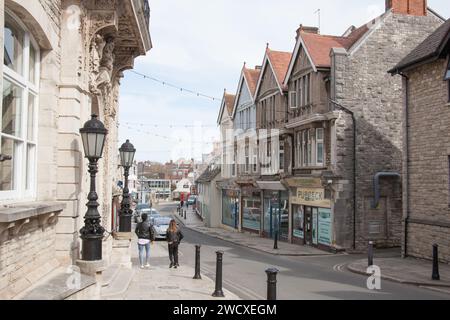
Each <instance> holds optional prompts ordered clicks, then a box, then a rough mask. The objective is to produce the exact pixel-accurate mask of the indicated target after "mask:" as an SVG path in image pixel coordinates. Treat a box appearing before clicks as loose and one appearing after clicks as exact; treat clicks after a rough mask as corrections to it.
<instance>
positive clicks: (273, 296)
mask: <svg viewBox="0 0 450 320" xmlns="http://www.w3.org/2000/svg"><path fill="white" fill-rule="evenodd" d="M278 272H279V271H278V269H275V268H270V269H267V270H266V273H267V300H269V301H275V300H277V274H278Z"/></svg>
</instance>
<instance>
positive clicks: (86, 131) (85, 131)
mask: <svg viewBox="0 0 450 320" xmlns="http://www.w3.org/2000/svg"><path fill="white" fill-rule="evenodd" d="M80 134H81V139H82V140H83V148H84V154H85V157H86V158H87V159H88V160H89V173H90V175H91V188H90V192H89V195H88V200H89V202H88V203H87V204H86V206H87V207H88V209H87V212H86V215H85V216H84V227H83V228H82V229H81V230H80V238H81V239H82V252H81V260H83V261H100V260H102V241H103V235H104V233H105V229H104V228H103V227H102V225H101V216H100V214H99V212H98V206H99V203H98V202H97V200H98V195H97V192H96V189H95V176H96V174H97V172H98V160H99V159H100V158H101V157H102V154H103V147H104V145H105V138H106V135H107V134H108V130H106V128H105V126H104V125H103V123H102V122H101V121H100V120H98V119H97V115H95V114H93V115H92V119H91V120H89V121H88V122H86V123H85V124H84V127H83V128H81V129H80Z"/></svg>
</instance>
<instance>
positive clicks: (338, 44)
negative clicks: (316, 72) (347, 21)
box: [300, 25, 369, 68]
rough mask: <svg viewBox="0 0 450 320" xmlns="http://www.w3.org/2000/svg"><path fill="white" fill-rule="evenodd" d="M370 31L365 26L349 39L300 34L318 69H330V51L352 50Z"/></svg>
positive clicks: (306, 33)
mask: <svg viewBox="0 0 450 320" xmlns="http://www.w3.org/2000/svg"><path fill="white" fill-rule="evenodd" d="M367 31H369V28H368V27H367V26H366V25H364V26H362V27H360V28H358V29H355V30H354V31H353V32H352V33H351V34H350V35H348V36H347V37H338V36H329V35H321V34H315V33H310V32H304V31H301V32H300V36H301V38H302V39H303V42H304V43H305V46H306V49H307V50H308V53H309V55H310V56H311V59H312V60H313V63H314V65H315V66H316V67H319V68H320V67H324V68H329V67H330V66H331V58H330V51H331V49H332V48H345V49H350V48H351V47H352V46H353V45H354V44H355V43H356V42H357V41H358V40H359V39H361V37H363V36H364V34H366V32H367Z"/></svg>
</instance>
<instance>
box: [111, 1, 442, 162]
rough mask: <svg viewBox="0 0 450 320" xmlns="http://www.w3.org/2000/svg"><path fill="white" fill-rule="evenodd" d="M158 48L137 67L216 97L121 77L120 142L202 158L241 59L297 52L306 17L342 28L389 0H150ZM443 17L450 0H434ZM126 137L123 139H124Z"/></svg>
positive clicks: (326, 29) (162, 158) (148, 154)
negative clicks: (297, 35) (268, 51)
mask: <svg viewBox="0 0 450 320" xmlns="http://www.w3.org/2000/svg"><path fill="white" fill-rule="evenodd" d="M149 2H150V9H151V16H150V34H151V37H152V42H153V49H152V50H151V51H150V52H149V53H147V55H146V56H144V57H139V58H137V59H136V62H135V68H134V71H136V72H139V73H142V74H145V75H148V76H150V77H153V78H156V79H160V80H162V81H164V82H165V83H169V84H174V85H176V86H178V87H182V88H186V89H189V90H193V91H195V92H198V93H201V94H205V95H208V96H210V97H215V98H217V99H216V100H212V99H207V98H204V97H201V96H197V95H193V94H189V93H187V92H185V91H181V90H179V89H174V88H172V87H170V86H168V85H163V84H161V83H158V82H155V81H153V80H150V79H148V78H147V79H144V78H143V77H142V76H139V75H137V74H135V73H133V72H132V71H127V72H125V77H124V79H122V82H121V83H122V86H121V96H120V113H119V122H120V129H119V142H124V141H125V140H126V139H130V140H131V142H132V143H133V144H134V146H135V147H136V149H137V154H136V160H138V161H144V160H151V161H158V162H166V161H169V160H177V159H179V158H186V159H190V158H196V159H201V155H202V154H204V153H209V152H210V151H212V141H214V140H215V139H217V138H218V135H219V131H218V129H217V117H218V113H219V109H220V104H221V101H220V100H221V98H222V96H223V91H224V89H225V88H226V89H227V92H229V93H235V92H236V90H237V86H238V81H239V77H240V73H241V70H242V66H243V63H244V62H246V63H247V66H256V65H261V64H262V61H263V58H264V52H265V48H266V44H267V43H269V45H270V48H271V49H273V50H279V51H289V52H291V51H293V48H294V46H295V31H296V30H297V28H298V26H299V25H300V24H303V25H307V26H318V25H319V15H318V14H317V13H316V12H317V10H318V9H320V29H321V33H322V34H331V35H342V34H343V33H344V32H345V31H346V30H347V29H348V28H349V27H350V26H351V25H355V26H357V27H359V26H361V25H363V24H364V23H367V22H368V21H369V20H370V19H373V18H375V17H377V16H378V15H380V14H381V13H383V12H384V10H385V8H384V6H385V1H384V0H315V1H310V0H189V1H186V0H149ZM428 5H429V7H431V8H432V9H434V10H435V11H436V12H438V13H439V14H440V15H442V16H443V17H444V18H446V19H447V18H449V17H450V6H448V0H428ZM119 144H121V143H119Z"/></svg>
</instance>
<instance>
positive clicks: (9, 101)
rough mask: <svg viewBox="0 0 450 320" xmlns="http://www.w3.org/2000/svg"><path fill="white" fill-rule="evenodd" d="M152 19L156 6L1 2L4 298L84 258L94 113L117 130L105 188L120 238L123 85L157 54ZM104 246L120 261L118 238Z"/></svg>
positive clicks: (0, 271)
mask: <svg viewBox="0 0 450 320" xmlns="http://www.w3.org/2000/svg"><path fill="white" fill-rule="evenodd" d="M149 14H150V13H149V7H148V2H147V1H146V0H125V1H124V0H120V1H119V0H39V1H38V0H36V1H29V0H0V25H1V28H2V29H1V31H0V34H1V35H2V36H1V38H0V42H1V43H2V44H3V46H4V50H2V51H1V54H2V55H4V56H3V60H4V64H3V65H2V67H0V68H1V70H0V71H1V73H2V77H1V78H0V79H1V80H0V82H1V83H0V86H2V88H3V90H2V92H3V101H2V105H1V107H0V108H1V109H2V112H1V114H2V126H1V127H0V136H1V148H0V154H1V155H2V158H3V159H2V161H1V162H0V177H1V184H0V203H1V205H2V208H1V209H0V298H13V297H15V296H16V295H17V294H19V293H20V292H21V291H23V290H24V289H26V288H28V287H30V286H31V285H33V284H34V283H36V281H38V280H39V279H40V278H41V277H43V276H44V275H46V274H48V273H49V272H51V271H52V270H54V269H55V268H57V267H58V266H67V265H71V264H74V263H75V261H76V259H78V258H79V256H80V239H79V230H80V229H81V227H82V226H83V216H84V214H85V212H86V207H85V204H86V202H87V200H86V197H87V193H88V190H89V184H88V174H87V160H86V159H84V155H83V148H82V143H81V139H80V135H79V128H81V127H82V126H83V124H84V123H85V122H86V121H87V120H88V119H89V118H90V115H91V114H92V113H95V114H97V115H98V116H99V118H100V120H101V121H102V122H103V123H104V124H105V126H106V127H107V129H108V130H109V134H108V137H107V142H106V145H105V150H104V158H103V159H101V161H100V171H99V174H98V176H97V186H98V191H99V192H98V193H99V199H100V202H101V204H100V208H99V211H100V214H101V216H102V224H103V226H104V227H105V229H106V230H108V231H111V227H112V221H111V220H112V219H111V216H112V203H113V193H114V192H115V191H114V185H113V180H112V178H111V177H112V176H114V175H115V174H114V173H115V172H116V170H118V169H117V165H118V164H117V152H118V142H117V140H118V139H117V120H118V119H117V118H118V117H117V114H118V112H119V105H118V98H119V88H120V79H121V78H122V77H123V71H125V70H127V69H131V68H133V62H134V59H135V58H136V57H138V56H140V55H144V54H146V52H147V51H149V50H150V49H151V46H152V44H151V39H150V33H149ZM3 35H4V36H3ZM3 160H5V161H3ZM103 246H104V248H103V249H104V250H103V252H104V253H103V257H104V259H105V262H106V263H112V262H114V261H112V260H113V259H112V257H113V255H112V247H113V240H112V239H111V237H109V238H108V240H105V241H104V245H103Z"/></svg>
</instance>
